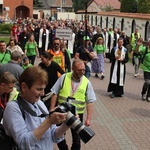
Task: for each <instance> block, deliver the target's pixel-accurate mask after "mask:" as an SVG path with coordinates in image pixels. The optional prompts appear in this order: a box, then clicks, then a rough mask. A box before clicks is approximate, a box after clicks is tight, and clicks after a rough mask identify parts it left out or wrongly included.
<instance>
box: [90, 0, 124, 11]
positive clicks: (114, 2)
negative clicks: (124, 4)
mask: <svg viewBox="0 0 150 150" xmlns="http://www.w3.org/2000/svg"><path fill="white" fill-rule="evenodd" d="M93 2H95V3H96V4H97V5H98V6H101V7H104V6H106V5H109V6H112V7H113V8H114V9H120V5H121V4H120V2H119V1H118V0H91V1H90V2H89V3H88V6H89V5H90V4H91V3H93Z"/></svg>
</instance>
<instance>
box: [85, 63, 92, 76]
mask: <svg viewBox="0 0 150 150" xmlns="http://www.w3.org/2000/svg"><path fill="white" fill-rule="evenodd" d="M90 73H91V71H90V67H89V66H88V65H85V73H84V75H85V76H86V77H87V78H90V76H91V74H90Z"/></svg>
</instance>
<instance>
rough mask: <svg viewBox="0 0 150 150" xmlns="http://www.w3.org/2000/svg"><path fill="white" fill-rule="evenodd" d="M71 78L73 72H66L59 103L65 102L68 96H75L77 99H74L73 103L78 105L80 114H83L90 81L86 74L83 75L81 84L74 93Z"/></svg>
mask: <svg viewBox="0 0 150 150" xmlns="http://www.w3.org/2000/svg"><path fill="white" fill-rule="evenodd" d="M71 78H72V73H66V75H65V77H64V81H63V85H62V89H61V90H60V92H59V97H58V103H59V104H61V103H63V102H66V101H67V98H68V97H69V96H71V97H73V98H75V100H73V101H72V102H71V104H72V105H74V106H76V109H77V113H78V114H83V113H84V108H85V105H86V90H87V86H88V82H89V81H88V79H87V78H86V77H85V76H83V77H82V78H81V80H80V84H79V86H78V87H77V90H76V92H75V93H74V95H72V90H71V89H72V87H71V82H72V79H71Z"/></svg>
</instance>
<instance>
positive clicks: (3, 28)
mask: <svg viewBox="0 0 150 150" xmlns="http://www.w3.org/2000/svg"><path fill="white" fill-rule="evenodd" d="M12 26H13V25H12V24H0V33H10V32H11V28H12Z"/></svg>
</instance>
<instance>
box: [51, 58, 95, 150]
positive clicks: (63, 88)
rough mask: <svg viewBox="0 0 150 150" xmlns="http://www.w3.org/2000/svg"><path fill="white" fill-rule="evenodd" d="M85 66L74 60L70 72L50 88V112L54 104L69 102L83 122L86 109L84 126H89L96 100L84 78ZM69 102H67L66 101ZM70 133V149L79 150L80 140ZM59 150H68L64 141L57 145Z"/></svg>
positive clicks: (87, 81) (81, 61) (91, 88)
mask: <svg viewBox="0 0 150 150" xmlns="http://www.w3.org/2000/svg"><path fill="white" fill-rule="evenodd" d="M84 72H85V65H84V62H83V60H80V59H75V60H74V61H73V64H72V72H69V73H66V74H63V75H62V76H61V77H60V78H59V79H58V80H57V82H56V83H55V85H54V86H53V87H52V89H51V91H52V92H53V93H54V94H53V96H52V99H51V107H50V110H51V109H53V108H54V107H55V105H56V103H58V104H61V103H62V102H69V103H71V104H72V105H73V106H75V108H76V113H75V114H78V115H79V117H80V120H81V121H83V114H84V110H85V108H86V110H87V116H86V119H85V125H86V126H89V125H90V121H91V117H92V110H93V102H94V101H95V100H96V96H95V93H94V90H93V87H92V84H91V82H90V81H89V80H88V79H87V78H86V77H85V76H84ZM68 100H69V101H68ZM71 133H72V138H73V140H72V141H73V142H72V147H71V150H80V147H81V144H80V138H79V136H78V134H77V133H76V132H75V131H74V130H73V129H71ZM58 147H59V149H60V150H68V145H67V144H66V140H63V141H62V142H60V143H58Z"/></svg>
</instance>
